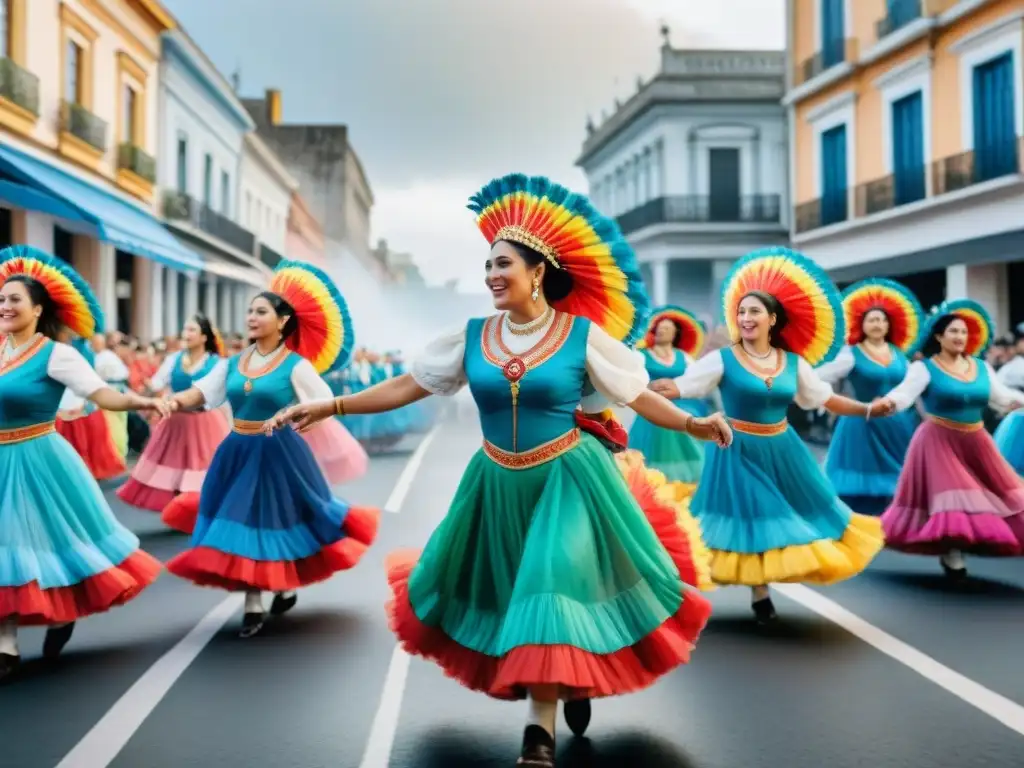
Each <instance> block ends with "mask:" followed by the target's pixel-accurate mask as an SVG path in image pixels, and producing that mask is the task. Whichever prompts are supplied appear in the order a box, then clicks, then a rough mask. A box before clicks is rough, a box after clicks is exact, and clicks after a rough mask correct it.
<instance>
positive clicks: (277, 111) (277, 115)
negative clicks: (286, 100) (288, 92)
mask: <svg viewBox="0 0 1024 768" xmlns="http://www.w3.org/2000/svg"><path fill="white" fill-rule="evenodd" d="M266 102H267V122H268V123H270V124H271V125H280V124H281V91H279V90H278V89H277V88H268V89H267V96H266Z"/></svg>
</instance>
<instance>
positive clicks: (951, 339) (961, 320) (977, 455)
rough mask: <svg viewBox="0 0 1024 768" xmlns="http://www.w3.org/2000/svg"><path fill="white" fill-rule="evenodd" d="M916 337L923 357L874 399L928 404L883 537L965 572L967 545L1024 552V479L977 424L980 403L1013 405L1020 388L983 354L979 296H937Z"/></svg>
mask: <svg viewBox="0 0 1024 768" xmlns="http://www.w3.org/2000/svg"><path fill="white" fill-rule="evenodd" d="M921 339H922V342H923V347H922V350H921V351H922V352H923V353H924V356H925V359H924V360H919V361H917V362H914V363H912V364H911V365H910V368H909V369H908V370H907V375H906V378H904V379H903V382H902V383H901V384H900V385H899V386H897V387H896V388H895V389H893V390H892V391H891V392H889V393H888V394H887V395H886V396H885V398H884V399H883V400H881V401H880V402H879V405H881V407H882V408H883V412H899V411H905V410H907V409H908V408H910V407H911V406H912V405H913V404H914V402H915V401H916V400H917V399H918V398H921V401H922V403H923V404H924V410H925V412H926V413H927V417H926V419H925V421H924V423H923V424H922V425H921V426H920V427H918V428H917V432H915V433H914V439H913V440H911V441H910V450H909V451H908V452H907V460H906V463H905V464H904V466H903V473H902V474H901V475H900V481H899V485H897V487H896V495H895V497H894V498H893V500H892V504H891V505H890V506H889V508H888V509H887V510H886V511H885V514H883V515H882V525H883V526H884V527H885V537H886V544H887V546H889V547H890V548H892V549H895V550H899V551H901V552H910V553H914V554H922V555H939V557H940V562H941V564H942V569H943V571H945V573H946V575H947V576H949V577H950V578H953V579H963V578H965V577H966V576H967V566H966V564H965V561H964V553H972V554H979V555H989V556H1019V555H1021V554H1024V482H1022V481H1021V478H1020V477H1019V476H1018V475H1017V473H1016V472H1014V470H1013V467H1011V466H1010V465H1009V464H1008V463H1007V462H1006V459H1004V458H1003V457H1002V456H1001V455H1000V454H999V451H998V450H997V449H996V446H995V443H994V442H993V440H992V438H991V437H990V436H989V434H988V432H986V431H985V429H984V425H983V423H982V414H983V412H984V410H985V406H986V405H990V404H991V406H992V407H993V408H997V409H1000V410H1004V411H1005V410H1013V409H1016V408H1019V407H1020V406H1021V405H1022V404H1024V393H1022V392H1019V391H1017V390H1014V389H1010V388H1008V387H1006V386H1005V385H1004V384H1002V383H1001V382H1000V381H999V379H998V378H997V377H996V375H995V373H994V372H993V370H992V367H991V366H990V365H989V364H988V363H986V362H983V361H982V359H981V355H983V354H984V353H985V349H986V347H988V345H989V342H990V341H991V339H992V321H991V320H989V317H988V313H987V312H986V311H985V308H984V307H982V306H981V305H980V304H978V303H977V302H975V301H971V300H970V299H957V300H956V301H949V302H946V303H944V304H942V305H941V306H940V307H938V308H937V309H936V310H935V311H934V312H932V313H931V315H930V316H929V317H928V320H927V322H926V323H925V326H924V330H923V332H922V333H921Z"/></svg>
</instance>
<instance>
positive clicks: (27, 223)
mask: <svg viewBox="0 0 1024 768" xmlns="http://www.w3.org/2000/svg"><path fill="white" fill-rule="evenodd" d="M54 221H55V220H54V218H53V217H52V216H47V215H46V214H45V213H39V212H38V211H11V240H12V241H13V242H15V243H17V244H19V245H31V246H32V247H33V248H38V249H39V250H41V251H46V253H53V227H54Z"/></svg>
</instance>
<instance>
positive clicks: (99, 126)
mask: <svg viewBox="0 0 1024 768" xmlns="http://www.w3.org/2000/svg"><path fill="white" fill-rule="evenodd" d="M61 130H63V131H67V132H68V133H70V134H71V135H72V136H74V137H75V138H78V139H81V140H82V141H84V142H85V143H86V144H88V145H89V146H91V147H94V148H96V149H98V150H100V151H105V150H106V149H107V123H106V121H105V120H103V119H102V118H100V117H97V116H96V115H94V114H93V113H92V112H90V111H89V110H88V109H86V108H85V107H83V106H82V105H81V104H76V103H75V102H73V101H66V100H65V101H63V102H62V103H61Z"/></svg>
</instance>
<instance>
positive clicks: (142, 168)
mask: <svg viewBox="0 0 1024 768" xmlns="http://www.w3.org/2000/svg"><path fill="white" fill-rule="evenodd" d="M117 167H118V168H123V169H124V170H126V171H131V172H132V173H134V174H135V175H136V176H140V177H142V178H143V179H145V180H146V181H148V182H150V183H153V182H155V181H156V160H155V159H153V157H152V156H151V155H148V154H146V153H145V152H143V151H142V150H141V149H139V148H138V147H136V146H135V145H134V144H131V143H128V142H125V143H124V144H122V145H121V146H120V147H118V148H117Z"/></svg>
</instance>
